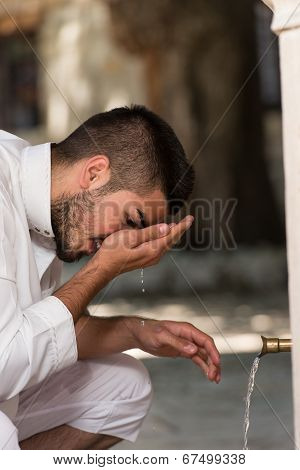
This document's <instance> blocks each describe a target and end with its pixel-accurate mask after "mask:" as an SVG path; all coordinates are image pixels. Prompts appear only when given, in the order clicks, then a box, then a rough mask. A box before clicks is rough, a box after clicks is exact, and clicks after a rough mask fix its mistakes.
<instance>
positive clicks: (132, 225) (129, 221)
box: [126, 219, 137, 228]
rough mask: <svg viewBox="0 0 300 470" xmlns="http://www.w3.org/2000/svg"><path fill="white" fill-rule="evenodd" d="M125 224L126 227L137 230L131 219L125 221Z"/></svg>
mask: <svg viewBox="0 0 300 470" xmlns="http://www.w3.org/2000/svg"><path fill="white" fill-rule="evenodd" d="M126 224H127V225H128V227H132V228H137V225H136V223H135V222H134V220H132V219H126Z"/></svg>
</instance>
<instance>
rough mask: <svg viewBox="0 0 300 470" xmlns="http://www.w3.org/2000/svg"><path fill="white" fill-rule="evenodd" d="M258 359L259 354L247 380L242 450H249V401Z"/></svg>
mask: <svg viewBox="0 0 300 470" xmlns="http://www.w3.org/2000/svg"><path fill="white" fill-rule="evenodd" d="M259 361H260V356H257V357H256V358H255V359H254V362H253V364H252V367H251V372H250V377H249V381H248V392H247V397H246V409H245V415H244V447H243V450H249V449H248V430H249V423H250V420H249V413H250V403H251V395H252V392H253V388H254V383H255V375H256V372H257V369H258V366H259Z"/></svg>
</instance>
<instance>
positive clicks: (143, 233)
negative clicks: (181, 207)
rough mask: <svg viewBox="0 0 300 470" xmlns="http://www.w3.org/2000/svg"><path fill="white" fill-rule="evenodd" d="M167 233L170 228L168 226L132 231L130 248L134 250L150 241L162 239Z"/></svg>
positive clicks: (162, 225) (152, 226) (158, 225)
mask: <svg viewBox="0 0 300 470" xmlns="http://www.w3.org/2000/svg"><path fill="white" fill-rule="evenodd" d="M133 232H135V233H133ZM169 232H170V227H169V225H168V224H157V225H150V226H149V227H146V228H143V229H140V230H132V234H130V236H132V242H133V245H132V247H133V248H134V247H136V246H138V245H141V244H142V243H145V242H149V241H150V240H155V239H157V238H161V237H164V236H165V235H168V233H169Z"/></svg>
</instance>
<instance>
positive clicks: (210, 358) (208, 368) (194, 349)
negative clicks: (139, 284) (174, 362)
mask: <svg viewBox="0 0 300 470" xmlns="http://www.w3.org/2000/svg"><path fill="white" fill-rule="evenodd" d="M124 323H125V325H126V326H127V328H128V330H129V331H130V333H131V335H132V337H133V344H135V347H137V348H139V349H142V350H143V351H146V352H148V353H150V354H153V355H154V356H159V357H161V356H167V357H178V356H181V357H186V358H189V359H191V360H192V361H193V362H194V363H195V364H196V365H198V366H199V367H200V368H201V369H202V370H203V372H204V373H205V375H206V376H207V378H208V379H209V380H210V381H214V382H216V383H219V382H220V380H221V370H220V354H219V352H218V350H217V348H216V346H215V343H214V340H213V339H212V338H211V337H210V336H208V335H206V334H205V333H203V332H202V331H200V330H198V329H197V328H196V327H194V326H193V325H192V324H190V323H187V322H176V321H166V320H164V321H158V320H152V319H146V318H142V317H124Z"/></svg>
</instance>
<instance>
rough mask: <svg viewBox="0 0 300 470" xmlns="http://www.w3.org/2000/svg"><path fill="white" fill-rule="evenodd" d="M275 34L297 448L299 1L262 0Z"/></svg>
mask: <svg viewBox="0 0 300 470" xmlns="http://www.w3.org/2000/svg"><path fill="white" fill-rule="evenodd" d="M264 1H265V3H266V4H267V5H268V6H269V7H270V8H271V9H272V10H273V12H274V16H273V22H272V26H271V27H272V30H273V31H274V32H275V33H277V34H278V35H279V45H280V70H281V94H282V112H283V150H284V173H285V208H286V231H287V257H288V270H289V309H290V320H291V331H292V340H293V350H292V370H293V400H294V426H295V445H296V447H297V448H298V449H299V448H300V87H299V83H300V54H299V50H300V4H299V0H264Z"/></svg>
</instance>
